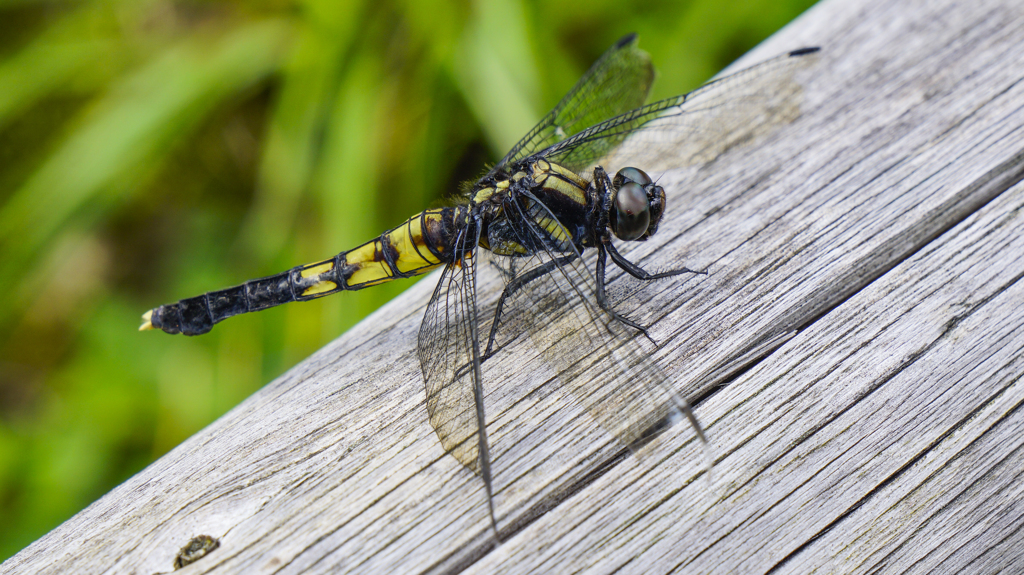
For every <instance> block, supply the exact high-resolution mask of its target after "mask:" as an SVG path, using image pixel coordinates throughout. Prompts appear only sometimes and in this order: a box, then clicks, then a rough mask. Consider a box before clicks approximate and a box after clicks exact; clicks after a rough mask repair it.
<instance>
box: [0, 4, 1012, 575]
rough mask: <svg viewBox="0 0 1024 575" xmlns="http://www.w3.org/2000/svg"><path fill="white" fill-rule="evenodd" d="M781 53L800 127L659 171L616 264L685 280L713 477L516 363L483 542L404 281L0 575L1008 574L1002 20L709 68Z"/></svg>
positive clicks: (933, 12)
mask: <svg viewBox="0 0 1024 575" xmlns="http://www.w3.org/2000/svg"><path fill="white" fill-rule="evenodd" d="M808 45H822V46H823V47H824V52H823V54H822V56H821V58H820V61H819V62H817V63H816V64H815V65H814V66H813V67H811V68H809V69H808V70H807V73H806V74H805V75H804V76H802V77H801V81H802V84H803V86H804V91H803V94H802V96H801V98H802V100H801V107H800V110H801V114H800V116H799V117H798V118H796V119H795V121H793V122H792V123H790V124H787V125H784V126H782V127H780V128H779V129H777V130H775V131H773V132H772V133H770V134H767V135H762V136H759V137H757V138H754V139H753V140H751V141H748V142H744V143H740V144H737V145H735V146H732V147H731V148H730V149H729V150H728V151H726V152H725V153H723V154H721V155H720V156H719V157H717V158H716V159H714V161H712V162H710V163H708V164H706V165H703V166H700V167H689V168H685V169H677V170H670V171H668V172H666V173H664V174H662V175H661V182H662V184H663V185H664V186H665V188H666V190H667V191H668V193H669V215H668V216H667V220H666V222H665V223H664V224H663V226H662V228H661V231H659V234H658V236H655V238H654V239H653V240H652V241H651V242H648V244H646V245H642V246H639V247H637V248H635V249H632V250H630V251H629V252H628V255H629V257H630V258H631V259H634V260H635V261H639V262H640V263H641V264H642V265H645V266H647V267H651V268H654V269H657V268H659V267H662V268H667V267H673V266H676V265H679V264H684V265H687V266H689V267H691V268H707V269H708V270H709V272H710V273H709V275H707V276H699V277H684V278H678V279H674V280H668V281H665V282H661V283H659V284H658V285H657V286H656V287H655V288H653V289H648V290H645V291H644V292H643V294H644V296H645V297H648V298H650V299H649V302H648V303H649V305H648V306H647V307H646V308H645V310H646V311H645V310H638V313H645V314H646V315H645V317H644V318H643V319H644V320H645V321H648V322H651V321H653V322H655V323H654V324H653V330H652V334H653V335H654V337H655V339H656V340H657V341H659V342H660V343H661V346H660V348H659V349H657V350H656V351H653V353H655V354H656V356H657V360H658V362H659V364H660V365H661V366H662V367H663V368H664V369H665V370H666V371H667V372H668V373H669V374H670V375H671V376H672V379H673V381H674V382H675V383H676V384H677V385H678V386H679V388H680V389H681V390H683V391H684V392H685V393H686V394H687V395H688V396H690V397H694V398H700V401H699V403H698V406H697V415H698V417H699V418H700V420H701V421H702V423H703V424H704V426H705V429H706V432H707V434H708V437H709V440H710V442H711V451H712V453H713V456H714V458H715V465H714V468H713V470H712V472H711V473H710V474H707V473H705V472H704V471H705V467H704V459H703V455H702V450H701V445H700V443H699V442H698V441H696V440H695V438H694V434H693V431H692V430H690V429H689V428H688V427H687V426H686V425H676V426H674V427H672V428H670V429H669V430H668V431H666V432H665V433H664V434H662V435H661V436H659V437H658V438H657V439H656V440H655V441H654V442H652V444H651V445H649V446H647V447H646V448H645V449H644V451H643V454H644V455H643V457H633V456H629V455H628V452H626V451H625V450H624V449H623V448H622V447H621V446H619V445H617V444H616V443H615V442H614V440H612V439H611V438H609V437H608V436H607V434H605V433H604V432H603V431H602V430H601V429H600V427H598V426H597V425H596V424H595V423H594V422H593V420H592V419H590V418H589V416H588V415H587V414H586V413H585V412H583V411H581V410H580V409H579V408H577V407H576V406H575V404H574V403H573V402H572V400H571V398H567V397H564V396H563V395H562V394H561V393H559V392H558V391H557V390H556V389H554V386H552V385H547V384H548V383H549V379H550V374H549V373H547V372H546V371H545V369H544V367H543V362H542V361H541V358H540V357H538V355H539V354H538V352H536V351H534V350H533V349H532V348H531V347H530V346H529V345H528V344H527V343H521V344H520V342H517V343H514V344H513V345H511V346H509V348H508V349H506V350H503V353H502V354H501V355H500V356H498V357H495V358H494V359H493V360H491V361H489V362H488V363H487V364H486V370H485V379H486V381H487V386H488V390H487V391H488V395H487V398H486V401H487V404H488V409H489V422H488V430H489V433H490V434H491V440H492V443H493V445H494V452H495V456H496V460H495V474H496V475H495V488H496V499H495V503H496V509H497V513H498V516H499V523H500V527H501V529H502V532H503V535H504V536H505V538H506V540H505V542H504V543H503V544H502V545H501V546H499V547H495V545H494V541H493V540H492V538H491V536H490V533H489V530H488V529H489V522H488V517H487V511H486V504H485V499H484V494H483V489H482V486H481V484H480V481H479V479H478V478H477V477H475V476H474V475H472V474H471V473H470V472H468V471H467V470H466V469H464V468H463V467H462V466H461V465H459V464H458V463H457V462H456V461H455V460H454V459H453V458H451V457H449V456H447V455H446V454H445V453H444V452H443V450H442V449H441V446H440V444H439V443H438V441H437V438H436V436H435V435H434V433H433V430H432V429H431V428H430V426H429V424H428V423H427V415H426V410H425V407H424V390H423V382H422V376H421V374H420V369H419V365H418V363H417V359H416V353H415V347H416V330H417V328H418V326H419V320H420V316H421V314H422V312H423V307H424V305H425V303H426V301H427V298H428V296H429V292H430V291H431V289H432V287H433V286H432V285H431V282H430V280H429V279H427V280H425V281H423V282H421V283H420V284H418V285H416V286H415V287H413V288H412V289H411V290H410V291H408V292H407V293H405V294H404V295H403V296H402V297H400V298H398V299H396V300H395V301H393V302H391V303H390V304H389V305H387V306H385V307H384V308H383V309H381V310H380V311H378V312H377V313H375V314H374V315H373V316H372V317H371V318H369V319H368V320H366V321H364V322H363V323H361V324H360V325H359V326H357V327H355V328H354V329H352V330H351V331H350V332H348V333H346V334H344V335H343V336H342V337H340V338H338V339H337V340H336V341H334V342H333V343H331V344H330V345H328V346H327V347H325V348H324V349H323V350H321V351H320V352H318V353H317V354H315V355H314V356H312V357H311V358H309V359H308V360H307V361H305V362H303V363H302V364H300V365H298V366H296V367H295V368H294V369H292V370H291V371H289V372H288V373H287V374H285V375H284V376H282V377H281V378H279V379H278V380H276V381H274V382H272V383H270V384H269V385H267V386H266V387H265V388H264V389H263V390H261V391H260V392H259V393H257V394H256V395H254V396H252V397H251V398H249V399H248V400H247V401H245V402H244V403H243V404H241V405H239V406H238V407H237V408H236V409H234V410H232V411H231V412H230V413H228V414H227V415H225V416H224V417H222V418H221V419H219V420H218V421H217V422H215V423H214V424H212V425H211V426H210V427H208V428H207V429H205V430H203V431H202V432H200V433H199V434H197V435H196V436H194V437H193V438H191V439H190V440H189V441H187V442H185V443H184V444H182V445H181V446H179V447H178V448H177V449H175V450H173V451H172V452H171V453H169V454H168V455H167V456H165V457H163V458H162V459H161V460H159V461H157V462H156V463H154V464H153V465H152V466H150V467H149V468H147V469H145V470H144V471H142V472H141V473H139V474H138V475H137V476H136V477H133V478H132V479H131V480H129V481H128V482H126V483H125V484H124V485H121V486H120V487H118V488H117V489H115V490H114V491H112V492H111V493H109V494H108V495H107V496H105V497H104V498H102V499H101V500H99V501H97V502H96V503H95V504H93V505H92V506H90V507H89V508H88V509H86V510H84V511H82V512H81V513H79V514H78V515H76V516H75V517H74V518H72V519H71V520H69V521H68V522H66V523H65V524H63V525H61V526H60V527H58V528H57V529H55V530H54V531H53V532H51V533H49V534H48V535H46V536H45V537H44V538H42V539H40V540H39V541H37V542H36V543H35V544H33V545H32V546H30V547H29V548H27V549H25V550H24V551H22V552H21V553H19V554H18V555H16V556H15V557H13V558H11V559H10V560H8V561H7V562H5V563H4V564H3V565H2V566H0V573H56V572H60V573H65V572H75V573H106V572H110V573H143V574H150V573H157V572H166V571H170V570H171V568H172V565H173V563H174V558H175V555H176V554H177V553H178V551H179V550H180V549H181V548H182V547H183V546H184V545H186V543H187V542H188V541H189V540H190V539H191V538H192V537H194V536H197V535H200V534H205V535H211V536H213V537H216V538H218V539H219V540H220V547H219V548H218V549H215V550H213V551H212V552H211V553H210V554H209V555H207V556H206V557H205V558H202V559H200V560H199V561H198V562H196V563H194V564H192V565H191V566H188V567H186V568H185V569H186V570H187V571H183V572H189V573H199V572H207V571H209V572H217V573H229V572H230V573H299V572H310V573H326V572H331V573H336V572H372V573H387V572H390V573H405V572H408V573H412V572H424V571H425V572H454V571H467V572H478V573H494V572H503V573H506V572H507V573H527V572H568V571H572V572H583V571H586V572H602V573H603V572H613V571H614V572H619V573H661V572H671V571H685V572H687V573H722V572H732V573H765V572H780V573H783V572H784V573H812V572H828V573H848V572H884V573H893V572H901V573H902V572H912V573H917V572H943V573H954V572H955V573H998V572H1007V573H1009V572H1024V552H1022V551H1021V550H1022V549H1024V493H1022V492H1024V481H1022V474H1024V456H1022V454H1024V412H1022V411H1024V410H1021V406H1022V405H1024V381H1022V379H1021V374H1022V373H1024V329H1022V327H1024V305H1021V304H1024V282H1022V281H1021V278H1022V277H1024V231H1022V230H1024V226H1022V223H1024V222H1022V221H1021V217H1022V213H1024V184H1021V183H1019V182H1020V180H1021V179H1022V176H1024V109H1022V108H1024V81H1022V79H1024V4H1021V3H1020V2H1017V1H1015V0H1013V1H1011V0H1003V1H996V0H976V1H973V2H957V1H954V0H946V1H926V0H917V1H911V0H905V1H899V0H896V1H894V0H884V1H883V0H857V1H851V0H826V1H825V2H822V3H820V4H819V5H817V6H816V7H815V8H813V9H812V10H811V11H809V12H808V13H807V14H805V15H804V16H803V17H801V18H800V19H799V20H797V21H796V22H794V23H793V24H791V25H790V26H789V27H787V28H786V29H785V30H783V31H781V32H780V33H778V34H776V35H775V36H774V37H773V38H771V39H770V40H769V41H767V42H766V43H765V44H764V45H762V46H760V47H759V48H758V49H757V50H755V51H754V52H752V53H751V54H749V55H747V56H746V57H745V58H744V59H743V61H742V62H740V63H738V64H737V66H736V68H734V69H739V68H740V67H744V66H746V65H750V64H752V63H755V62H757V61H760V60H763V59H766V58H768V57H770V56H773V55H775V54H778V53H782V52H785V51H786V50H789V49H792V48H796V47H800V46H808ZM635 163H636V164H637V165H641V166H643V161H642V159H641V158H638V159H637V161H636V162H635ZM481 271H482V274H481V286H480V297H481V298H482V299H487V298H493V297H494V296H495V294H496V291H497V289H498V286H499V279H498V278H497V277H496V275H495V274H494V273H492V272H491V271H490V270H488V269H486V266H482V268H481ZM337 297H344V295H342V296H337ZM225 328H227V324H225V326H224V327H222V328H218V329H225ZM740 368H743V369H740ZM725 376H733V377H732V378H730V379H727V378H726V377H725Z"/></svg>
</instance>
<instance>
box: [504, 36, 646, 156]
mask: <svg viewBox="0 0 1024 575" xmlns="http://www.w3.org/2000/svg"><path fill="white" fill-rule="evenodd" d="M653 82H654V66H653V65H652V64H651V58H650V56H649V55H648V54H647V53H646V52H644V51H643V50H640V49H639V48H638V47H637V36H636V34H630V35H628V36H625V37H624V38H622V39H621V40H619V41H618V42H616V43H615V45H614V46H612V47H611V48H609V49H608V51H607V52H605V53H604V54H603V55H602V56H601V57H600V58H599V59H598V60H597V62H595V63H594V65H593V66H591V67H590V69H589V70H587V73H586V74H584V75H583V77H582V78H580V80H579V81H578V82H576V85H575V86H573V88H572V90H570V91H569V93H568V94H566V95H565V97H563V98H562V100H561V101H560V102H559V103H558V104H557V105H556V106H555V108H554V109H553V110H551V111H550V112H548V114H547V115H546V116H544V118H543V119H541V121H540V122H539V123H538V124H537V125H536V126H535V127H534V128H533V129H532V130H530V132H529V133H528V134H526V136H525V137H523V139H522V140H520V141H519V143H518V144H516V145H515V146H513V147H512V149H511V150H509V152H508V153H507V154H505V157H504V158H502V159H501V161H500V162H498V164H497V165H496V166H494V168H493V169H492V170H491V171H490V172H489V173H488V174H487V175H488V176H493V175H496V174H498V173H500V172H501V171H502V169H503V168H504V167H505V166H506V165H508V164H512V163H515V162H517V161H519V160H521V159H523V158H526V157H528V156H531V155H533V154H535V153H536V152H538V151H539V150H543V149H545V148H547V147H549V146H551V145H553V144H556V143H557V142H560V141H562V140H565V139H566V138H568V137H570V136H572V135H573V134H576V133H577V132H579V131H581V130H583V129H585V128H588V127H590V126H593V125H594V124H597V123H599V122H603V121H604V120H607V119H608V118H612V117H614V116H617V115H619V114H622V113H623V112H625V111H627V110H632V109H633V108H636V107H638V106H641V105H643V103H644V102H645V101H646V100H647V94H648V93H649V92H650V89H651V84H652V83H653Z"/></svg>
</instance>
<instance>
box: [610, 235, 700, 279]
mask: <svg viewBox="0 0 1024 575" xmlns="http://www.w3.org/2000/svg"><path fill="white" fill-rule="evenodd" d="M604 247H606V248H608V253H609V254H610V255H611V256H612V261H613V262H615V264H616V265H618V266H619V267H620V268H622V269H624V270H626V273H628V274H629V275H631V276H633V277H635V278H637V279H641V280H646V281H649V280H657V279H661V278H667V277H672V276H678V275H682V274H704V275H707V273H708V272H707V271H706V270H705V271H702V272H699V271H696V270H691V269H689V268H679V269H677V270H669V271H667V272H661V273H657V274H651V273H647V272H646V271H644V269H643V268H641V267H640V266H638V265H636V264H634V263H633V262H631V261H629V260H627V259H626V258H625V256H623V255H622V254H620V253H619V252H618V250H616V249H615V246H613V245H612V243H611V242H608V243H606V244H605V245H604Z"/></svg>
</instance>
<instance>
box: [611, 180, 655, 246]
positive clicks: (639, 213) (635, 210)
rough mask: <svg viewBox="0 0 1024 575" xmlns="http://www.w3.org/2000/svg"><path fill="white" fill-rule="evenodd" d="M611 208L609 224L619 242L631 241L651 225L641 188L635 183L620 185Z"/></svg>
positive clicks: (646, 202)
mask: <svg viewBox="0 0 1024 575" xmlns="http://www.w3.org/2000/svg"><path fill="white" fill-rule="evenodd" d="M633 169H635V168H633ZM637 171H638V172H639V171H640V170H637ZM620 173H621V172H620ZM640 173H643V172H640ZM616 179H617V176H616ZM648 181H649V180H648ZM612 208H613V209H612V213H611V214H610V219H611V222H610V223H611V225H612V231H613V232H615V235H616V236H618V238H619V239H620V240H625V241H633V240H635V239H637V238H639V237H640V236H642V235H644V233H645V232H647V226H649V225H650V223H651V211H650V204H649V203H648V200H647V192H645V191H644V188H643V186H641V185H640V184H638V183H636V182H626V183H624V184H622V186H621V187H619V189H618V190H616V191H615V199H614V200H613V201H612Z"/></svg>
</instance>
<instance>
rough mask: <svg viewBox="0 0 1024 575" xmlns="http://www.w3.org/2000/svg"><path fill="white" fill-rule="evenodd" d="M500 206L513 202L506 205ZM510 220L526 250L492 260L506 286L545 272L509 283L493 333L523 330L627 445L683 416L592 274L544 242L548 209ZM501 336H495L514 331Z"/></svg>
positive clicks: (539, 207)
mask: <svg viewBox="0 0 1024 575" xmlns="http://www.w3.org/2000/svg"><path fill="white" fill-rule="evenodd" d="M506 209H515V208H514V204H512V203H510V204H509V205H508V206H507V207H506ZM512 219H513V220H514V221H515V223H514V224H512V225H511V226H510V229H513V230H515V231H514V233H516V234H517V235H518V238H517V239H516V241H518V242H519V243H520V245H523V246H528V247H529V249H530V250H531V251H532V252H533V253H532V254H531V255H529V256H526V257H520V258H498V259H497V262H496V263H498V264H499V265H501V266H502V267H503V271H504V273H505V274H506V279H507V281H508V282H509V285H514V284H515V283H516V281H517V280H516V278H523V277H531V276H533V275H536V274H534V272H535V271H536V270H544V271H547V273H542V274H540V275H539V277H536V278H535V279H533V280H532V281H529V282H528V283H525V284H522V285H518V286H516V289H515V291H514V293H512V295H510V301H506V304H505V312H504V314H503V317H504V318H505V319H503V320H502V322H501V325H500V326H499V327H498V331H499V336H500V335H501V334H500V332H501V331H502V330H504V329H506V328H512V329H513V330H516V331H517V330H518V329H525V330H526V331H527V332H528V333H529V334H530V339H531V341H532V343H533V345H534V346H536V347H537V349H538V350H539V351H540V352H541V355H542V356H543V357H544V359H545V361H546V362H547V363H548V365H550V366H551V367H553V368H554V369H555V370H556V372H557V374H558V381H559V382H560V384H561V386H562V388H563V389H565V390H566V391H568V392H569V393H570V394H571V396H572V397H574V398H575V399H576V400H577V401H578V402H579V404H580V405H581V406H582V407H584V408H585V409H586V410H587V412H589V413H590V414H591V415H592V416H593V417H594V419H595V420H596V421H597V422H598V423H599V424H600V425H601V426H602V427H603V428H604V429H605V430H606V431H608V432H609V433H611V434H612V435H613V436H615V437H616V438H617V439H618V440H619V441H620V442H622V443H623V444H624V445H626V446H628V447H631V448H635V447H636V446H638V445H639V444H640V443H641V441H642V440H643V439H645V438H646V437H647V436H648V435H649V434H650V433H652V432H653V431H655V430H657V429H658V428H659V426H660V425H661V424H662V423H664V422H665V421H666V418H668V421H669V422H674V421H675V419H676V418H679V417H683V416H685V415H686V413H685V410H686V409H687V408H686V407H685V406H686V403H685V401H684V400H683V399H682V398H680V397H679V395H678V394H677V393H676V392H675V391H674V388H673V387H672V385H671V384H670V383H669V381H668V379H667V378H666V376H665V374H664V372H662V370H661V369H660V368H659V367H658V366H657V364H656V363H655V362H654V361H653V360H652V359H651V357H650V354H649V353H648V352H646V351H645V350H644V349H643V348H642V347H641V345H640V343H639V341H638V340H637V338H636V335H637V334H636V332H635V330H632V329H631V328H629V327H627V326H625V325H624V324H622V322H620V321H619V320H617V319H616V318H615V317H614V316H613V315H612V314H610V313H609V312H608V311H606V310H604V309H602V308H601V307H600V306H599V305H598V303H597V295H596V291H595V290H596V281H595V279H594V277H593V276H592V275H591V274H590V272H589V271H588V270H587V268H586V266H585V264H584V262H583V261H582V260H581V259H580V258H579V257H578V255H579V254H575V255H576V257H566V256H567V253H566V251H565V250H566V246H564V245H560V244H558V243H556V242H553V241H551V240H550V239H549V238H550V236H549V234H548V233H546V232H545V231H544V230H543V229H542V228H541V226H540V225H538V224H537V223H536V222H541V221H550V219H554V216H553V214H552V213H551V212H550V211H549V210H548V209H547V208H546V207H545V206H544V205H543V204H541V203H540V202H531V203H530V204H529V205H528V207H526V208H525V209H523V210H522V212H520V214H519V215H518V216H517V217H514V218H512ZM549 225H550V224H549ZM563 231H564V230H563ZM569 255H572V252H571V248H570V252H569ZM504 335H505V337H504V338H502V337H499V338H498V339H506V338H507V337H509V336H514V335H515V334H511V333H506V334H504Z"/></svg>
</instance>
